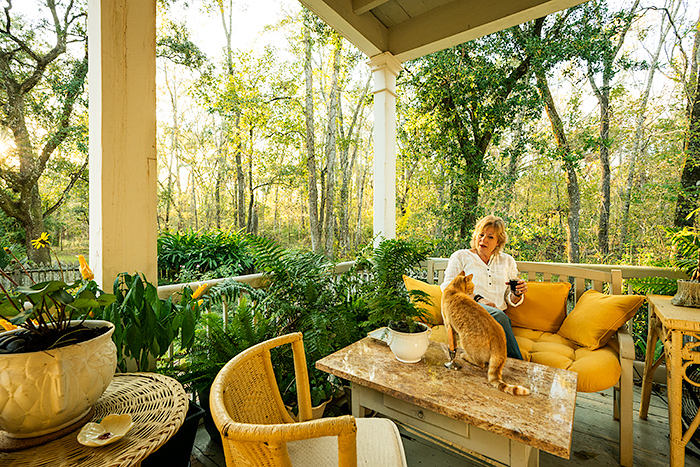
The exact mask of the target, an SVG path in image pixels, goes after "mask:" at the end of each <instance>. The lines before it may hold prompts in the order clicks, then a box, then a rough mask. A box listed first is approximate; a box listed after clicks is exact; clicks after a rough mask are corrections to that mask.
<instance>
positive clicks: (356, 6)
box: [300, 0, 584, 62]
mask: <svg viewBox="0 0 700 467" xmlns="http://www.w3.org/2000/svg"><path fill="white" fill-rule="evenodd" d="M300 1H301V3H302V4H303V5H305V6H306V7H307V8H309V10H311V11H313V12H314V13H315V14H316V15H318V17H319V18H321V19H322V20H323V21H325V22H326V23H327V24H328V25H330V26H331V27H332V28H333V29H335V30H336V31H338V32H339V33H340V34H342V35H343V36H344V37H345V38H347V39H348V40H349V41H350V42H352V43H353V44H355V46H356V47H357V48H359V49H360V50H361V51H362V52H364V53H365V54H366V55H367V56H368V57H373V56H375V55H378V54H381V53H383V52H390V53H391V54H392V55H393V56H394V57H395V58H396V59H397V60H398V61H399V62H405V61H407V60H412V59H414V58H418V57H421V56H423V55H427V54H429V53H432V52H436V51H438V50H442V49H446V48H448V47H452V46H454V45H457V44H462V43H464V42H467V41H470V40H472V39H476V38H478V37H482V36H485V35H487V34H491V33H493V32H496V31H500V30H502V29H507V28H509V27H512V26H515V25H517V24H521V23H524V22H527V21H531V20H533V19H536V18H539V17H541V16H545V15H548V14H550V13H554V12H557V11H560V10H563V9H566V8H570V7H572V6H576V5H578V4H580V3H583V2H584V0H300Z"/></svg>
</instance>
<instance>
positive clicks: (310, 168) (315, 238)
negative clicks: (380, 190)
mask: <svg viewBox="0 0 700 467" xmlns="http://www.w3.org/2000/svg"><path fill="white" fill-rule="evenodd" d="M309 15H310V13H309V12H306V13H305V15H304V51H305V54H304V78H305V84H306V106H305V110H304V114H305V117H306V170H307V172H308V173H309V229H310V231H311V249H312V250H313V251H314V252H318V251H320V249H321V232H320V225H319V222H318V190H317V187H316V155H315V151H316V149H315V147H314V95H313V92H314V89H313V73H312V70H311V32H310V30H309V28H310V27H311V26H310V24H309V22H310V20H311V18H310V16H309Z"/></svg>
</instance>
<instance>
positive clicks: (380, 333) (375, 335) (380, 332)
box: [367, 327, 388, 344]
mask: <svg viewBox="0 0 700 467" xmlns="http://www.w3.org/2000/svg"><path fill="white" fill-rule="evenodd" d="M367 335H368V336H369V337H371V338H372V339H377V340H378V341H382V342H384V343H385V344H386V343H388V341H387V332H386V327H383V328H378V329H375V330H374V331H370V332H368V333H367Z"/></svg>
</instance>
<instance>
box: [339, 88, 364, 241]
mask: <svg viewBox="0 0 700 467" xmlns="http://www.w3.org/2000/svg"><path fill="white" fill-rule="evenodd" d="M370 83H371V78H370V79H368V80H367V83H366V84H365V88H364V90H363V91H362V95H361V96H360V98H359V99H357V105H356V106H355V109H354V111H353V115H352V120H351V122H350V125H349V126H348V130H347V132H346V131H345V127H344V126H343V113H342V107H340V106H338V123H339V125H338V128H339V131H340V141H341V142H340V144H339V147H340V170H341V172H342V175H343V179H342V183H341V186H340V200H339V209H338V217H339V219H340V227H339V230H340V232H339V233H340V236H339V241H340V245H339V246H340V252H341V253H345V252H347V251H348V246H349V245H350V180H351V177H352V172H353V168H354V167H355V162H356V160H357V152H358V151H357V146H358V143H359V138H360V128H361V124H359V123H358V118H359V115H360V111H361V109H362V108H364V105H365V97H366V96H367V93H368V92H369V86H370ZM355 128H357V132H355ZM353 135H356V136H354V137H353ZM351 143H352V145H353V148H352V156H350V155H349V154H348V152H349V149H350V144H351Z"/></svg>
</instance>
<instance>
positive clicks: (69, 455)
mask: <svg viewBox="0 0 700 467" xmlns="http://www.w3.org/2000/svg"><path fill="white" fill-rule="evenodd" d="M187 409H188V399H187V395H186V394H185V391H184V389H183V388H182V385H180V383H178V382H177V381H175V380H174V379H172V378H168V377H167V376H162V375H159V374H155V373H124V374H121V373H118V374H115V375H114V380H113V381H112V383H111V384H110V385H109V387H108V388H107V390H106V391H105V393H104V394H103V395H102V397H100V399H99V400H98V401H97V403H96V404H95V414H94V416H93V418H92V420H93V421H97V420H99V419H101V418H102V417H104V416H106V415H109V414H112V413H116V414H126V413H128V414H130V415H131V417H132V419H133V421H134V426H133V427H132V428H131V430H129V432H128V433H127V434H126V436H125V437H124V438H123V439H121V440H119V441H116V442H114V443H112V444H109V445H107V446H102V447H96V448H92V447H86V446H83V445H82V444H80V443H78V440H77V435H78V431H79V429H78V430H76V431H74V432H72V433H69V434H67V435H65V436H63V437H62V438H59V439H56V440H54V441H51V442H49V443H47V444H43V445H41V446H36V447H31V448H27V449H23V450H21V451H14V452H4V453H0V465H2V466H3V467H40V466H49V465H51V466H70V467H113V466H114V467H116V466H133V465H136V466H138V465H140V464H141V461H142V460H143V459H144V458H146V456H148V455H149V454H150V453H152V452H153V451H155V450H156V449H158V448H159V447H160V446H162V445H163V444H165V442H166V441H167V440H168V439H169V438H170V437H171V436H172V435H173V434H175V433H176V432H177V430H178V429H179V428H180V425H182V422H183V421H184V420H185V415H186V414H187Z"/></svg>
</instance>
